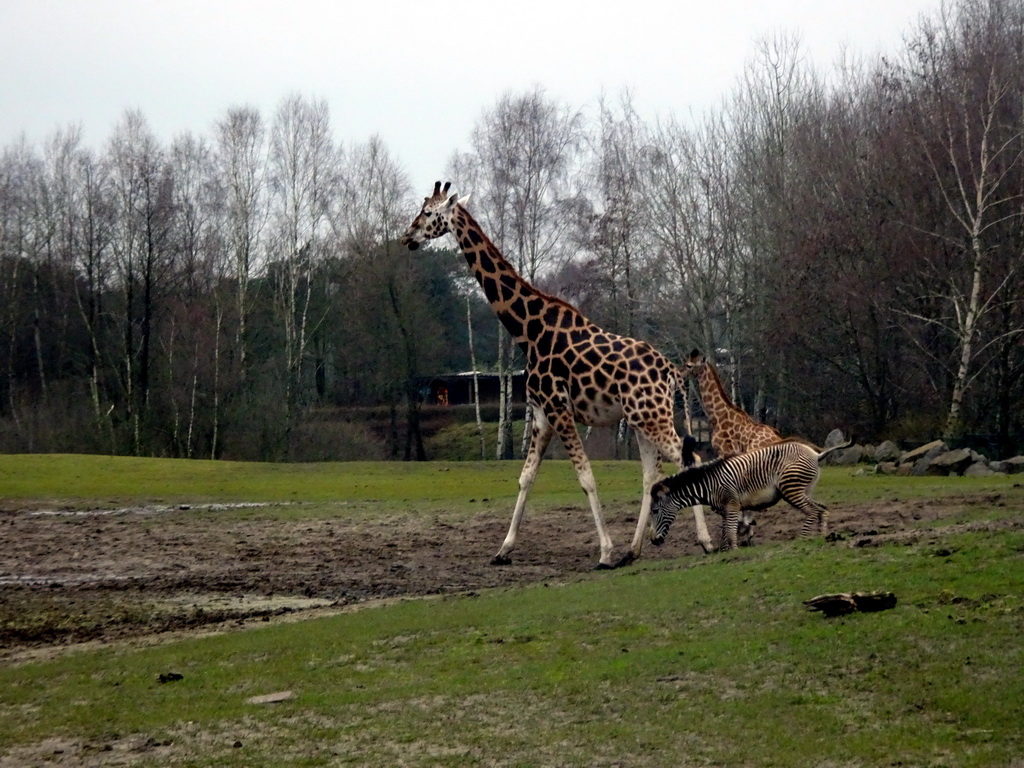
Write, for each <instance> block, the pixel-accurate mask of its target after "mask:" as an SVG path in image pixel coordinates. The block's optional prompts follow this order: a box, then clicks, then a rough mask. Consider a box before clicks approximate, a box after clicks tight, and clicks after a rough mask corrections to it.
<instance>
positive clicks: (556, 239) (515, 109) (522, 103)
mask: <svg viewBox="0 0 1024 768" xmlns="http://www.w3.org/2000/svg"><path fill="white" fill-rule="evenodd" d="M582 141H583V118H582V114H581V113H580V112H579V111H575V110H572V109H570V108H569V107H567V106H565V105H562V104H559V103H558V102H557V101H554V100H552V99H549V98H548V97H547V96H546V95H545V94H544V91H543V89H541V88H540V87H539V86H538V87H535V88H534V89H533V90H532V91H530V92H527V93H525V94H522V95H514V94H512V93H506V94H504V95H503V96H502V97H501V98H500V99H499V100H498V102H497V103H496V104H495V106H494V107H493V108H491V109H490V110H488V111H486V112H485V113H484V114H483V116H482V117H481V119H480V121H479V122H478V124H477V126H476V127H475V128H474V130H473V134H472V137H471V144H472V152H471V153H469V154H468V155H462V156H459V157H458V164H459V165H460V166H461V167H463V168H466V167H470V168H472V175H473V176H474V177H475V182H476V184H475V189H474V195H475V198H474V199H475V201H476V204H477V206H478V210H480V211H481V217H482V218H483V219H484V221H485V222H486V224H487V228H488V231H489V232H491V233H492V237H494V240H495V243H496V244H497V245H498V246H499V247H500V248H502V250H503V251H504V252H505V253H508V254H510V255H511V260H512V262H513V264H514V265H515V267H516V269H518V270H519V271H520V272H521V273H522V274H523V275H524V276H525V277H526V278H527V279H528V280H530V281H535V280H536V278H537V276H538V274H539V273H540V272H541V271H542V270H549V269H553V268H555V267H557V266H558V264H559V261H560V260H564V259H565V258H566V257H567V256H568V254H567V253H566V252H565V250H564V248H565V245H566V244H567V243H571V240H570V239H569V238H568V237H567V236H566V232H567V229H568V227H569V226H570V225H571V223H572V221H571V218H570V217H568V216H566V215H564V210H565V206H566V202H567V201H574V200H575V198H576V196H577V194H578V188H577V180H578V176H579V173H578V172H579V168H578V166H579V154H580V150H581V147H582ZM454 165H455V163H453V166H454ZM514 354H515V351H514V348H513V346H512V342H511V340H510V339H509V338H508V337H507V336H506V335H504V334H501V335H499V347H498V374H499V376H500V379H501V400H500V406H499V417H498V444H497V456H498V458H512V407H511V406H512V385H511V382H512V378H511V372H512V367H513V365H512V361H513V358H514ZM527 412H529V411H527ZM528 432H529V430H527V433H528Z"/></svg>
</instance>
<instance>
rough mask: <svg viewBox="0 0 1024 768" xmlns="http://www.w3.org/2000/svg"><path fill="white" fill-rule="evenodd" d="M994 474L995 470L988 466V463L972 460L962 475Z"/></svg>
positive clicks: (985, 475)
mask: <svg viewBox="0 0 1024 768" xmlns="http://www.w3.org/2000/svg"><path fill="white" fill-rule="evenodd" d="M994 474H995V472H993V471H992V470H991V469H989V468H988V464H984V463H982V462H980V461H976V462H974V463H973V464H971V465H970V466H968V467H967V469H965V470H964V472H963V475H964V477H989V476H990V475H994Z"/></svg>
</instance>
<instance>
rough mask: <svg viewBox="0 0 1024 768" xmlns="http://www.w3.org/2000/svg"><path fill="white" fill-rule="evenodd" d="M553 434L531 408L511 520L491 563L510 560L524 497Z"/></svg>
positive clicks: (545, 419)
mask: <svg viewBox="0 0 1024 768" xmlns="http://www.w3.org/2000/svg"><path fill="white" fill-rule="evenodd" d="M552 434H554V433H553V432H552V429H551V423H550V422H549V421H548V420H547V418H546V417H545V416H544V412H543V411H541V409H539V408H534V409H533V427H532V430H531V432H530V448H529V450H528V451H527V452H526V460H525V461H524V462H523V471H522V472H520V473H519V496H518V497H517V498H516V506H515V509H514V510H513V511H512V522H511V524H510V525H509V527H508V533H507V534H506V535H505V541H503V542H502V544H501V549H499V550H498V554H496V555H495V556H494V557H493V558H491V565H508V564H509V563H511V562H512V558H511V557H509V553H510V552H511V551H512V550H513V549H515V546H516V539H518V538H519V526H520V524H521V523H522V522H523V513H524V512H525V511H526V497H527V496H529V495H530V489H531V488H532V487H533V481H534V480H536V479H537V470H538V468H539V467H540V462H541V460H542V459H543V458H544V452H545V451H546V450H547V449H548V444H549V443H550V442H551V436H552Z"/></svg>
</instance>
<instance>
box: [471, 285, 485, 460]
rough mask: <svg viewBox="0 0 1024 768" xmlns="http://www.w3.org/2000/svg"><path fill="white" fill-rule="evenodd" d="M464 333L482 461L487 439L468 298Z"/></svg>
mask: <svg viewBox="0 0 1024 768" xmlns="http://www.w3.org/2000/svg"><path fill="white" fill-rule="evenodd" d="M466 333H467V335H468V336H469V364H470V367H471V369H472V371H473V407H474V408H475V409H476V435H477V438H478V439H479V440H480V460H481V461H483V460H484V459H486V458H487V439H486V437H485V435H484V422H483V419H482V418H481V416H480V380H479V379H478V378H477V370H476V349H475V348H474V347H473V320H472V312H471V311H470V302H469V296H466Z"/></svg>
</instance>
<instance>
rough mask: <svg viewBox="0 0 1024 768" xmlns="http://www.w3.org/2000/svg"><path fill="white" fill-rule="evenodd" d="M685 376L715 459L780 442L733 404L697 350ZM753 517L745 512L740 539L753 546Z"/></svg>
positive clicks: (767, 427)
mask: <svg viewBox="0 0 1024 768" xmlns="http://www.w3.org/2000/svg"><path fill="white" fill-rule="evenodd" d="M683 370H685V371H686V373H687V375H689V376H693V377H694V378H695V379H696V380H697V387H698V389H699V390H700V400H701V403H702V404H703V406H704V413H705V414H706V415H707V417H708V426H709V427H710V429H711V448H712V450H714V452H715V454H716V455H717V456H718V458H721V459H727V458H730V457H732V456H738V455H739V454H741V453H746V452H748V451H753V450H755V449H757V448H764V447H766V446H769V445H775V444H776V443H781V442H782V441H783V439H782V435H780V434H779V433H778V432H776V431H775V430H774V429H772V428H771V427H769V426H768V425H767V424H762V423H761V422H759V421H754V419H752V418H751V417H750V416H748V415H747V413H746V412H745V411H744V410H743V409H742V408H739V407H737V406H736V405H734V404H733V402H732V400H730V399H729V395H727V394H726V392H725V387H723V386H722V380H721V379H720V378H718V371H716V370H715V367H714V366H713V365H712V364H711V363H710V362H709V361H708V360H707V359H706V358H705V357H703V356H702V355H701V354H700V352H699V351H698V350H696V349H695V350H693V351H692V352H691V353H690V355H689V356H688V357H687V358H686V360H685V362H684V363H683ZM753 526H754V516H753V514H752V513H750V512H748V511H744V513H743V519H742V521H741V523H740V535H741V537H742V538H743V539H744V540H745V541H746V542H747V543H752V542H753V535H754V533H753Z"/></svg>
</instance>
